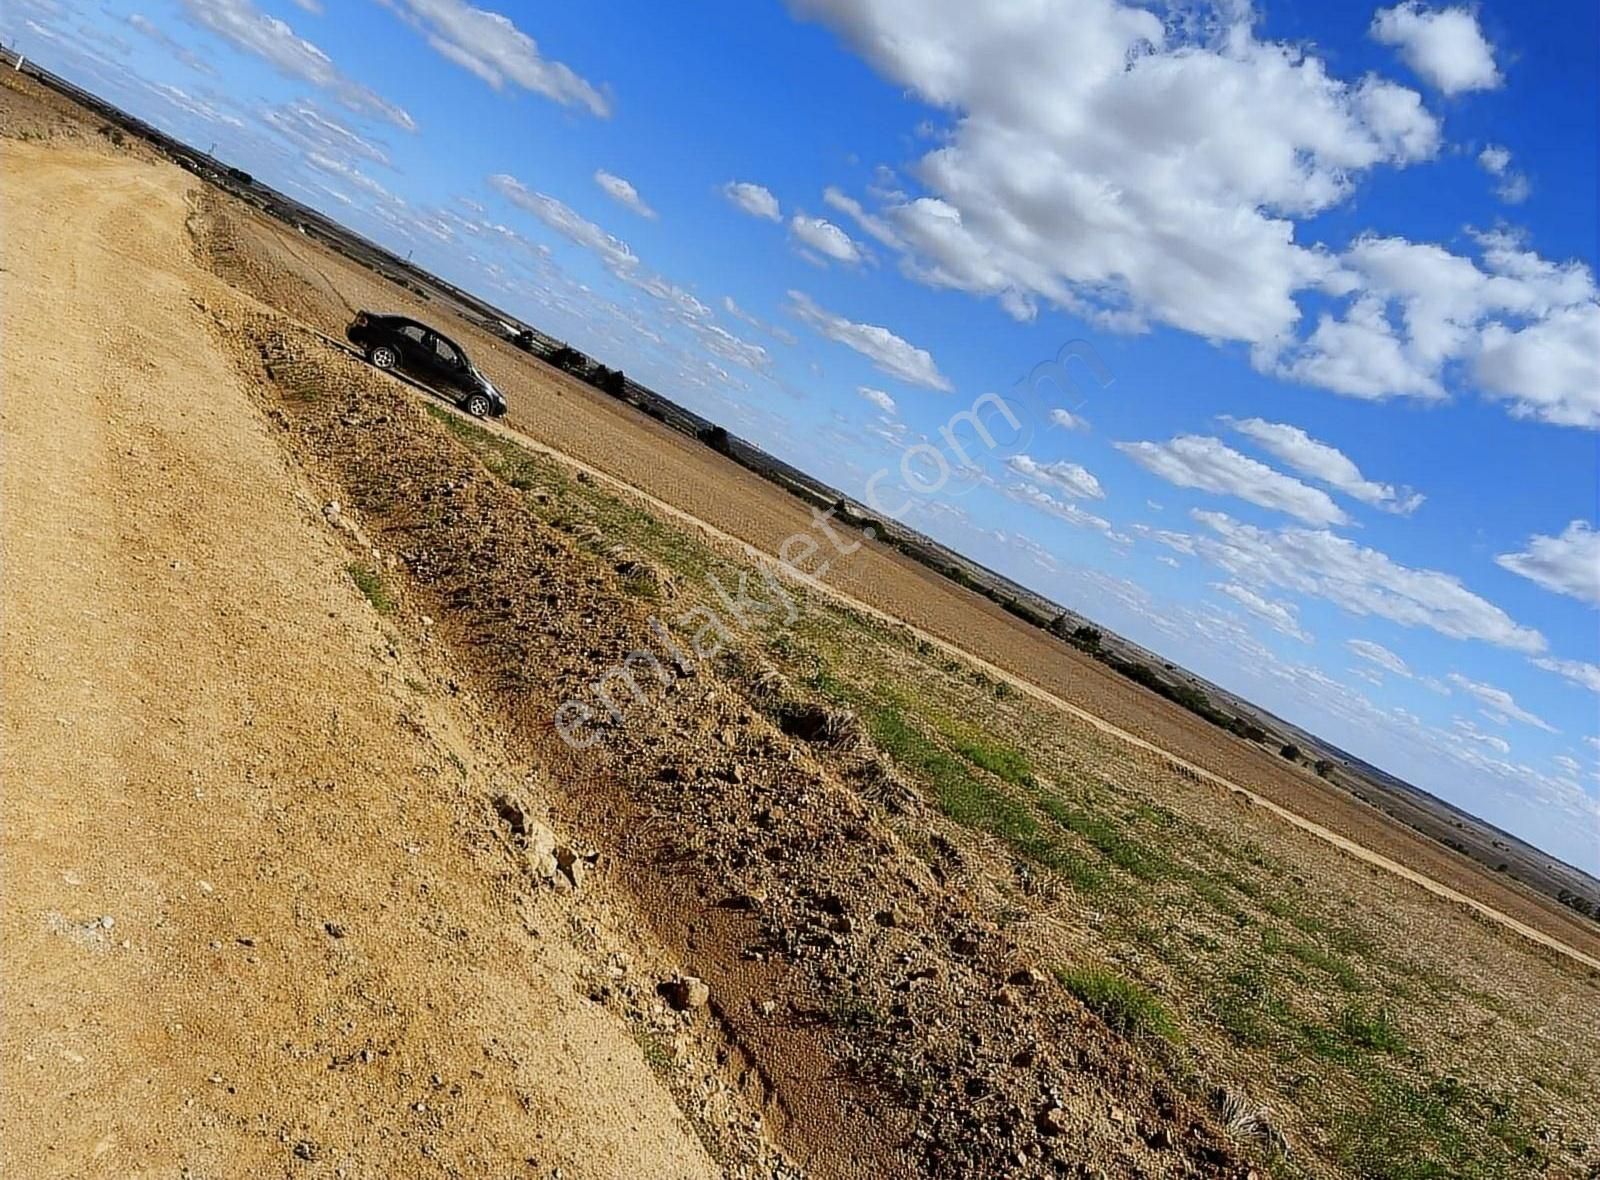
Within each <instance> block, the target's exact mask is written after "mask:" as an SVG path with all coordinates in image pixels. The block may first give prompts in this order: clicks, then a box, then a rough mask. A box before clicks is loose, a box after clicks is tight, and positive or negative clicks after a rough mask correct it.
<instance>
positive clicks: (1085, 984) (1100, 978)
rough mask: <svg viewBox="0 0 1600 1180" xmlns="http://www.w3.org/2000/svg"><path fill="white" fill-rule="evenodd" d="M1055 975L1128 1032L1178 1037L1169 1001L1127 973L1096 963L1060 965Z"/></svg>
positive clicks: (1170, 1038)
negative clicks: (1158, 996) (1163, 1000)
mask: <svg viewBox="0 0 1600 1180" xmlns="http://www.w3.org/2000/svg"><path fill="white" fill-rule="evenodd" d="M1056 978H1057V979H1058V980H1060V981H1061V986H1062V987H1064V988H1066V989H1067V990H1068V991H1069V992H1071V993H1072V994H1073V995H1074V996H1077V997H1078V999H1080V1000H1082V1001H1083V1004H1084V1006H1085V1007H1086V1008H1088V1009H1089V1010H1090V1011H1091V1012H1093V1013H1094V1014H1095V1015H1096V1016H1098V1017H1100V1019H1101V1020H1103V1021H1105V1022H1106V1024H1108V1025H1109V1026H1110V1027H1112V1028H1114V1029H1116V1030H1117V1031H1118V1032H1120V1033H1122V1034H1124V1035H1125V1036H1133V1037H1139V1036H1157V1037H1160V1038H1162V1039H1163V1040H1166V1041H1177V1040H1178V1039H1179V1032H1178V1026H1177V1024H1176V1023H1175V1022H1174V1021H1173V1019H1172V1015H1171V1013H1169V1012H1168V1011H1167V1009H1166V1005H1164V1004H1162V1002H1161V1001H1160V1000H1159V999H1157V998H1156V997H1155V996H1154V995H1153V994H1152V993H1151V992H1149V991H1148V990H1146V989H1145V988H1144V987H1142V986H1140V985H1139V984H1138V983H1135V982H1134V981H1133V980H1131V979H1128V978H1127V977H1126V976H1122V975H1118V974H1116V973H1115V972H1114V971H1107V970H1104V969H1102V968H1097V967H1057V968H1056Z"/></svg>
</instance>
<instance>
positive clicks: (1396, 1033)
mask: <svg viewBox="0 0 1600 1180" xmlns="http://www.w3.org/2000/svg"><path fill="white" fill-rule="evenodd" d="M1339 1031H1340V1033H1341V1034H1343V1036H1344V1038H1345V1040H1347V1041H1349V1042H1350V1043H1351V1044H1352V1045H1356V1046H1358V1047H1360V1048H1362V1049H1372V1050H1375V1051H1377V1052H1379V1053H1402V1052H1404V1051H1405V1047H1406V1039H1405V1037H1404V1036H1403V1035H1402V1034H1401V1032H1400V1029H1399V1027H1398V1026H1396V1024H1395V1023H1394V1020H1393V1019H1392V1018H1391V1017H1390V1015H1389V1012H1388V1010H1387V1009H1385V1008H1378V1009H1376V1010H1373V1011H1369V1010H1368V1009H1367V1008H1365V1007H1363V1006H1362V1005H1359V1004H1351V1005H1349V1006H1348V1007H1346V1008H1345V1009H1344V1011H1342V1012H1340V1013H1339Z"/></svg>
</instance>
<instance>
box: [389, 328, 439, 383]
mask: <svg viewBox="0 0 1600 1180" xmlns="http://www.w3.org/2000/svg"><path fill="white" fill-rule="evenodd" d="M429 335H431V333H430V332H429V331H428V330H427V329H426V328H424V327H423V326H422V325H421V324H402V325H401V326H400V328H399V330H398V331H396V332H395V334H394V342H395V344H396V345H397V346H398V347H399V349H400V364H401V367H402V368H404V369H406V370H408V371H409V372H412V373H415V374H417V375H418V376H432V373H433V367H432V366H433V348H432V347H431V346H430V345H429V343H428V337H429Z"/></svg>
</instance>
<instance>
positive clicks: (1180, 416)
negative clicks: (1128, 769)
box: [0, 0, 1600, 871]
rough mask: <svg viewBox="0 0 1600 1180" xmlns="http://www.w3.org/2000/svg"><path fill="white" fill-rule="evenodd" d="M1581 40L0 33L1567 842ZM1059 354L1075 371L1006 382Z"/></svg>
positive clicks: (635, 366)
mask: <svg viewBox="0 0 1600 1180" xmlns="http://www.w3.org/2000/svg"><path fill="white" fill-rule="evenodd" d="M964 9H970V11H963V10H964ZM1597 25H1600V16H1597V12H1596V9H1595V6H1594V5H1593V4H1592V3H1581V2H1574V3H1549V4H1544V5H1540V6H1538V7H1537V9H1530V7H1529V6H1526V5H1513V4H1510V3H1508V2H1505V0H1489V2H1485V3H1482V4H1480V5H1477V6H1474V7H1472V8H1459V7H1456V8H1451V7H1443V6H1440V7H1429V6H1425V5H1420V4H1415V3H1403V4H1399V5H1396V6H1384V5H1377V6H1374V5H1368V4H1352V3H1340V4H1333V5H1327V4H1308V3H1303V2H1301V3H1272V4H1267V5H1265V6H1263V7H1258V8H1251V7H1249V6H1247V5H1245V4H1243V3H1231V2H1228V3H1221V4H1216V5H1207V4H1202V3H1174V4H1171V5H1165V6H1163V5H1155V4H1150V5H1133V4H1127V3H1120V2H1118V0H1059V2H1056V3H1047V2H1045V0H1036V2H1032V3H1027V2H1019V3H1016V4H1010V5H970V6H959V7H958V6H954V5H918V4H908V3H904V2H900V0H854V2H851V3H846V2H845V0H792V2H791V3H789V4H782V3H777V2H773V3H750V2H745V3H733V2H731V0H725V2H716V3H704V4H699V5H686V6H679V5H671V6H667V5H635V4H624V3H615V2H599V3H588V4H584V5H566V6H562V5H539V6H532V5H521V4H505V5H503V6H502V7H499V8H491V9H483V8H477V7H474V6H473V5H471V4H469V3H467V2H465V0H154V2H151V3H144V2H138V3H134V2H130V0H109V2H106V3H104V4H95V3H93V2H91V0H14V2H13V3H11V4H9V5H7V6H6V7H5V9H4V11H3V12H0V34H3V35H4V37H5V40H6V42H7V44H9V45H13V46H16V47H18V48H20V49H21V50H22V51H23V52H25V53H27V54H28V55H30V56H32V57H36V58H38V59H39V60H40V61H42V62H44V63H45V64H46V65H47V66H49V67H51V68H53V69H56V70H57V71H59V72H60V73H62V74H64V75H66V76H67V77H70V78H72V79H74V80H76V81H78V82H80V83H81V84H83V85H86V86H88V87H89V88H91V89H94V90H96V91H99V92H101V93H103V94H105V95H106V96H107V97H108V98H111V99H112V100H114V101H116V102H118V103H119V104H121V105H123V106H125V107H126V108H128V109H130V110H132V111H133V112H135V113H137V114H139V115H141V116H143V117H145V118H147V119H149V120H150V121H152V122H154V123H157V124H158V125H160V126H162V127H164V128H166V129H168V130H170V131H172V132H174V133H176V134H178V135H180V136H182V137H184V138H186V139H188V140H190V141H191V142H194V143H197V144H199V145H201V146H206V145H208V144H210V143H213V142H214V143H216V144H217V145H218V146H217V152H218V154H219V155H220V156H222V157H223V158H225V159H227V160H228V161H229V162H233V163H237V164H239V165H241V166H243V167H246V168H248V169H250V170H251V171H253V172H255V173H257V174H258V175H259V176H261V177H262V178H263V179H265V180H267V181H269V182H270V183H272V184H274V185H277V186H279V187H281V188H283V189H285V191H288V192H290V193H292V194H293V195H295V196H297V197H299V198H300V199H302V200H305V201H307V202H308V203H310V204H313V205H315V206H317V207H319V208H321V209H323V210H325V211H327V212H329V213H331V214H333V215H335V216H337V217H339V218H341V219H342V220H344V221H346V222H347V223H348V224H350V225H352V226H353V227H355V228H356V229H358V230H360V231H362V232H364V233H367V234H369V235H370V236H372V237H374V238H376V239H378V240H380V241H382V242H384V243H386V244H387V245H389V246H391V247H392V248H395V249H396V250H399V251H401V252H407V251H410V252H413V253H414V256H415V257H416V259H417V260H418V261H419V262H421V263H423V264H425V265H427V266H429V267H431V268H433V269H435V270H437V271H438V272H440V273H441V274H444V275H445V276H447V277H449V278H451V279H453V280H455V281H457V282H459V283H462V284H463V285H465V286H467V287H469V288H472V289H474V290H477V291H479V292H480V293H482V294H484V295H485V296H487V297H489V298H491V299H492V300H494V301H496V302H498V303H500V304H501V305H503V306H505V307H506V308H508V309H509V310H511V311H513V312H514V313H516V314H517V315H519V316H522V317H524V318H526V319H527V320H528V321H529V322H532V323H535V324H539V325H541V326H542V327H544V328H546V329H547V330H549V331H551V332H553V333H555V334H557V335H560V336H563V337H565V338H567V339H570V340H571V341H572V342H573V343H575V344H577V345H578V346H579V347H582V348H584V349H586V350H588V351H591V352H593V353H594V354H595V355H597V356H599V357H601V358H602V359H604V360H606V361H607V362H609V363H611V364H614V365H620V366H622V367H623V368H625V369H626V370H627V371H628V372H629V373H630V374H631V375H633V376H636V377H638V378H639V379H641V380H644V381H646V382H648V383H650V384H652V385H654V386H655V387H657V388H658V389H660V390H661V391H662V392H664V393H666V394H667V395H669V396H671V397H674V398H676V399H678V400H680V401H682V402H684V403H685V404H687V405H690V406H692V407H694V408H695V409H697V410H699V411H701V412H703V413H705V414H707V415H708V416H710V417H712V418H715V419H716V420H718V421H721V422H723V423H725V424H727V425H728V426H729V428H730V429H733V430H735V431H736V432H738V433H740V434H743V435H745V436H747V437H749V438H751V439H753V440H755V441H757V442H759V443H760V444H762V445H763V446H766V447H768V448H769V449H771V450H772V451H774V452H775V453H777V454H778V455H780V456H782V457H784V458H786V459H789V460H791V461H793V462H795V463H797V464H799V465H801V466H804V467H806V468H808V469H810V470H812V471H814V472H816V473H817V474H818V475H820V476H822V477H824V478H826V479H828V480H830V481H831V482H833V483H835V484H836V485H837V486H839V487H840V488H841V489H843V490H844V491H846V492H848V493H849V494H851V495H852V496H855V497H857V498H866V496H867V488H868V485H869V480H870V479H871V477H872V475H873V473H874V472H876V471H879V470H884V471H887V472H888V473H889V474H888V476H887V477H886V478H884V479H881V480H880V481H878V482H876V483H874V484H872V487H873V488H874V489H875V490H876V494H877V495H878V497H879V499H880V501H881V502H882V503H884V504H885V505H886V507H894V508H898V507H899V506H900V505H902V504H904V505H906V508H905V516H906V519H908V520H909V521H910V522H912V523H914V524H916V525H917V526H919V527H921V528H923V529H924V530H926V531H927V532H929V533H931V534H933V535H935V536H937V537H939V538H941V539H942V540H944V541H946V542H948V543H950V544H952V545H954V546H956V547H958V548H960V549H962V550H964V551H966V552H968V553H970V554H972V555H973V556H975V557H977V558H978V559H980V560H982V561H984V562H986V563H988V564H990V565H992V566H994V567H996V568H998V569H1001V570H1003V571H1005V572H1007V573H1008V574H1010V575H1012V576H1014V577H1016V578H1018V579H1019V580H1021V581H1023V582H1025V583H1027V584H1029V585H1031V586H1033V587H1035V588H1037V589H1038V590H1040V591H1042V592H1044V593H1046V594H1048V595H1050V596H1052V597H1054V598H1056V599H1057V600H1059V601H1061V602H1063V603H1064V604H1066V605H1068V606H1071V607H1073V608H1074V609H1076V610H1079V611H1081V612H1083V613H1086V614H1089V615H1091V616H1093V617H1095V618H1097V619H1099V620H1101V621H1103V622H1104V623H1105V624H1107V625H1109V626H1111V627H1113V628H1115V629H1117V630H1119V631H1121V632H1123V633H1125V634H1127V635H1129V636H1131V637H1132V638H1134V639H1137V640H1139V641H1141V642H1143V643H1145V644H1147V645H1148V646H1150V647H1152V648H1155V649H1157V650H1159V651H1161V652H1162V653H1164V654H1166V655H1167V656H1169V657H1171V658H1174V659H1177V660H1180V661H1182V662H1183V663H1185V664H1187V665H1189V666H1191V667H1193V668H1195V669H1196V670H1197V671H1199V672H1201V673H1202V674H1204V675H1207V676H1209V677H1211V678H1213V679H1215V680H1217V681H1218V682H1219V683H1222V684H1224V685H1226V686H1228V687H1230V688H1232V689H1234V690H1236V691H1239V692H1241V693H1243V694H1245V695H1247V696H1250V697H1252V698H1253V699H1256V700H1258V701H1260V702H1261V703H1262V704H1264V705H1266V706H1268V707H1269V708H1272V709H1274V710H1275V711H1277V712H1279V713H1281V714H1282V715H1284V716H1286V717H1288V718H1291V719H1292V720H1294V721H1296V722H1298V723H1300V724H1303V725H1305V726H1307V727H1309V728H1311V729H1313V730H1315V731H1317V732H1319V733H1321V734H1323V735H1324V736H1326V737H1328V738H1329V739H1331V740H1333V741H1336V742H1338V743H1340V744H1341V745H1343V746H1345V747H1346V748H1348V749H1350V750H1352V751H1354V752H1356V753H1358V754H1360V755H1362V756H1364V757H1367V758H1369V759H1371V760H1372V761H1374V762H1377V763H1379V764H1381V765H1383V766H1385V767H1386V768H1388V769H1390V770H1392V771H1394V772H1395V773H1397V774H1400V775H1402V776H1404V777H1406V778H1408V779H1410V780H1411V781H1413V782H1415V783H1417V784H1418V785H1420V786H1423V787H1425V788H1427V789H1429V790H1431V791H1434V792H1435V793H1437V794H1439V795H1441V796H1442V797H1444V798H1446V799H1449V800H1450V801H1452V802H1454V803H1457V804H1459V805H1461V806H1464V807H1466V808H1468V809H1470V810H1472V811H1474V812H1477V813H1479V814H1481V815H1483V816H1485V817H1486V818H1488V819H1490V820H1491V821H1493V822H1496V823H1499V824H1501V825H1503V826H1505V827H1507V828H1508V829H1510V830H1512V831H1515V832H1517V833H1518V834H1520V835H1523V836H1525V837H1528V838H1530V839H1532V840H1534V841H1535V842H1537V843H1539V844H1541V845H1542V846H1544V847H1546V848H1548V849H1550V850H1551V851H1553V852H1555V853H1557V854H1558V855H1560V856H1562V857H1564V858H1566V859H1568V860H1570V861H1572V862H1573V863H1576V864H1579V865H1581V866H1583V867H1586V868H1588V869H1589V870H1591V871H1600V713H1597V707H1596V706H1597V695H1596V694H1597V692H1600V628H1597V626H1596V609H1597V607H1600V538H1597V534H1596V533H1595V531H1594V524H1595V519H1596V497H1597V479H1600V474H1597V451H1596V438H1597V435H1596V429H1597V428H1600V295H1597V291H1596V286H1595V277H1594V275H1595V269H1596V266H1597V253H1600V247H1597V242H1596V220H1595V212H1594V202H1593V198H1594V193H1595V191H1596V189H1597V183H1600V178H1597V175H1596V159H1597V147H1600V143H1597V139H1600V136H1597V126H1596V120H1597V114H1596V112H1597V110H1600V78H1597V76H1596V64H1595V58H1594V53H1593V46H1594V44H1595V43H1596V40H1597V38H1600V27H1597ZM1069 342H1077V343H1074V344H1070V345H1069ZM1063 346H1069V347H1070V348H1071V349H1076V350H1077V351H1078V353H1079V354H1081V353H1083V352H1084V351H1089V352H1091V353H1092V355H1093V356H1094V357H1096V358H1098V363H1099V364H1101V365H1103V373H1102V375H1106V376H1109V381H1108V382H1107V383H1104V384H1102V383H1101V382H1100V381H1099V380H1098V379H1096V378H1094V377H1092V376H1091V375H1090V372H1089V367H1088V366H1086V365H1084V364H1082V363H1080V362H1076V361H1075V362H1073V363H1072V365H1071V367H1070V370H1069V371H1070V372H1071V373H1072V374H1073V377H1074V379H1073V381H1072V383H1071V384H1072V388H1071V389H1069V390H1056V389H1054V388H1053V387H1045V386H1041V387H1037V388H1036V387H1033V386H1031V385H1029V384H1027V383H1025V382H1024V383H1023V384H1022V385H1020V386H1019V382H1022V380H1023V378H1024V377H1025V376H1026V375H1027V374H1029V373H1030V372H1032V371H1033V370H1034V368H1035V366H1036V365H1038V364H1039V363H1040V362H1044V361H1047V360H1049V359H1050V358H1052V357H1055V356H1057V355H1058V353H1059V351H1060V350H1061V349H1062V348H1063ZM1019 390H1021V391H1025V392H1026V394H1027V396H1024V397H1020V398H1017V399H1016V404H1017V406H1018V408H1019V413H1020V420H1021V421H1022V427H1023V428H1022V430H1020V431H1017V432H1008V431H1007V430H1006V429H1005V428H1004V427H1003V426H1000V425H999V424H998V423H997V429H996V445H995V446H994V447H993V448H992V449H987V450H986V449H984V448H981V447H977V446H976V444H975V443H974V444H973V447H972V448H971V449H970V450H969V456H970V458H972V460H973V463H972V465H971V468H970V469H962V470H960V471H959V472H958V473H957V474H956V475H955V476H954V477H953V478H952V479H951V480H950V481H949V483H948V484H946V485H945V486H943V487H940V488H939V489H938V490H937V491H935V492H933V493H931V494H922V495H907V494H905V491H904V488H903V486H902V485H903V482H904V481H903V479H902V477H901V476H900V475H898V474H896V473H898V472H899V471H900V470H901V463H902V460H903V459H906V456H907V455H908V453H909V454H910V456H911V458H910V459H909V460H908V463H909V465H910V469H911V470H912V471H914V472H916V471H919V470H920V471H921V472H922V478H924V479H931V478H933V477H934V476H936V475H937V474H938V468H937V464H938V463H939V462H941V461H947V462H950V463H951V464H952V465H953V466H954V467H960V466H961V465H960V464H958V463H955V459H956V456H953V455H951V454H950V451H949V447H948V445H947V444H946V443H945V442H944V441H943V438H942V436H941V434H940V427H941V426H944V425H946V424H947V423H949V421H950V419H951V417H952V415H955V414H957V413H959V412H961V411H962V410H965V409H968V408H970V407H972V406H973V404H974V401H975V400H976V399H978V398H980V397H981V396H982V395H983V394H985V393H987V392H998V393H1001V394H1005V395H1006V396H1007V397H1008V398H1010V397H1014V396H1015V395H1016V394H1017V393H1018V391H1019ZM1053 410H1054V411H1061V410H1065V411H1067V416H1062V415H1061V414H1059V413H1058V414H1056V415H1054V417H1052V413H1051V411H1053ZM991 420H992V419H991ZM968 437H969V439H970V438H971V436H970V435H969V436H968ZM934 452H938V454H939V456H940V457H935V455H934ZM941 457H942V458H941ZM918 464H921V465H922V466H921V467H920V468H919V467H918Z"/></svg>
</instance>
